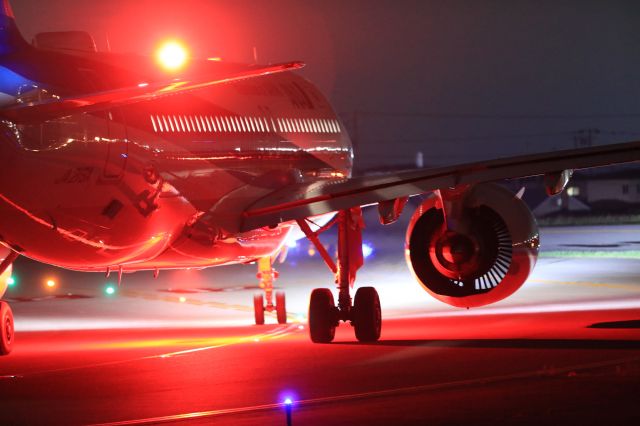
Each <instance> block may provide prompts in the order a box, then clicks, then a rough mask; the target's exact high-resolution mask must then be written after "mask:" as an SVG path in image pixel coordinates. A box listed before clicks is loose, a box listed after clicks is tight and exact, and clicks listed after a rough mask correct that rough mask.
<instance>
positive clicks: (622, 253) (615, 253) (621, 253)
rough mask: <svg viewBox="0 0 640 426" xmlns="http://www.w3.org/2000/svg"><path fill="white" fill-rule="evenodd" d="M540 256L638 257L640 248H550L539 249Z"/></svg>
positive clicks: (568, 257)
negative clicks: (588, 249)
mask: <svg viewBox="0 0 640 426" xmlns="http://www.w3.org/2000/svg"><path fill="white" fill-rule="evenodd" d="M540 257H542V258H549V257H556V258H563V259H640V250H611V251H605V250H598V251H586V250H585V251H582V250H551V251H541V252H540Z"/></svg>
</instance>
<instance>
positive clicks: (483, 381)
mask: <svg viewBox="0 0 640 426" xmlns="http://www.w3.org/2000/svg"><path fill="white" fill-rule="evenodd" d="M638 361H640V357H638V356H636V357H631V358H621V359H616V360H609V361H601V362H593V363H588V364H578V365H572V366H567V367H562V368H554V369H553V370H532V371H526V372H522V373H514V374H506V375H499V376H490V377H483V378H479V379H468V380H458V381H452V382H443V383H434V384H428V385H418V386H407V387H400V388H392V389H385V390H381V391H373V392H360V393H352V394H346V395H336V396H327V397H320V398H311V399H303V400H298V401H295V402H294V405H295V406H302V407H305V406H316V405H323V404H328V403H332V402H344V401H354V400H360V399H369V398H381V397H392V396H398V395H404V394H411V393H419V392H429V391H438V390H448V389H454V388H459V387H467V386H473V385H476V386H477V385H488V384H497V383H501V382H507V381H513V380H524V379H531V378H535V377H554V376H561V375H565V374H575V373H576V372H577V371H585V370H593V369H597V368H603V367H609V366H614V365H620V364H627V363H631V362H638ZM282 407H283V405H282V404H262V405H253V406H247V407H237V408H226V409H220V410H210V411H198V412H193V413H184V414H175V415H169V416H160V417H149V418H145V419H134V420H123V421H117V422H110V423H97V424H92V425H90V426H125V425H145V424H157V423H168V422H175V421H180V420H189V419H203V418H212V417H219V416H225V415H231V414H248V413H256V412H261V411H271V410H276V409H277V410H282Z"/></svg>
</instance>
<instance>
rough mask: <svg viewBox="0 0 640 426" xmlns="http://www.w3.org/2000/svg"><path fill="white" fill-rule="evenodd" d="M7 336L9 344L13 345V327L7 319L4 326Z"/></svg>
mask: <svg viewBox="0 0 640 426" xmlns="http://www.w3.org/2000/svg"><path fill="white" fill-rule="evenodd" d="M4 331H5V336H7V343H11V339H12V338H13V327H12V326H11V320H10V319H9V318H7V319H6V320H5V324H4Z"/></svg>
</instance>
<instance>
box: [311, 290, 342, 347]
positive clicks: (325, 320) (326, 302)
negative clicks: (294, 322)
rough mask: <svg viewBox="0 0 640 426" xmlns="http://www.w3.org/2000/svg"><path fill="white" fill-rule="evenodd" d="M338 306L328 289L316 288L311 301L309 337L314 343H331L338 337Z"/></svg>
mask: <svg viewBox="0 0 640 426" xmlns="http://www.w3.org/2000/svg"><path fill="white" fill-rule="evenodd" d="M336 325H337V324H336V306H335V303H334V301H333V294H332V293H331V290H329V289H328V288H316V289H314V290H313V291H312V292H311V299H310V300H309V336H310V337H311V341H312V342H313V343H330V342H331V341H332V340H333V338H334V337H335V335H336Z"/></svg>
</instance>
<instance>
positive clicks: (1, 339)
mask: <svg viewBox="0 0 640 426" xmlns="http://www.w3.org/2000/svg"><path fill="white" fill-rule="evenodd" d="M13 336H14V328H13V312H11V307H10V306H9V304H8V303H7V302H2V301H0V355H9V353H10V352H11V350H12V349H13V340H14V337H13Z"/></svg>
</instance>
